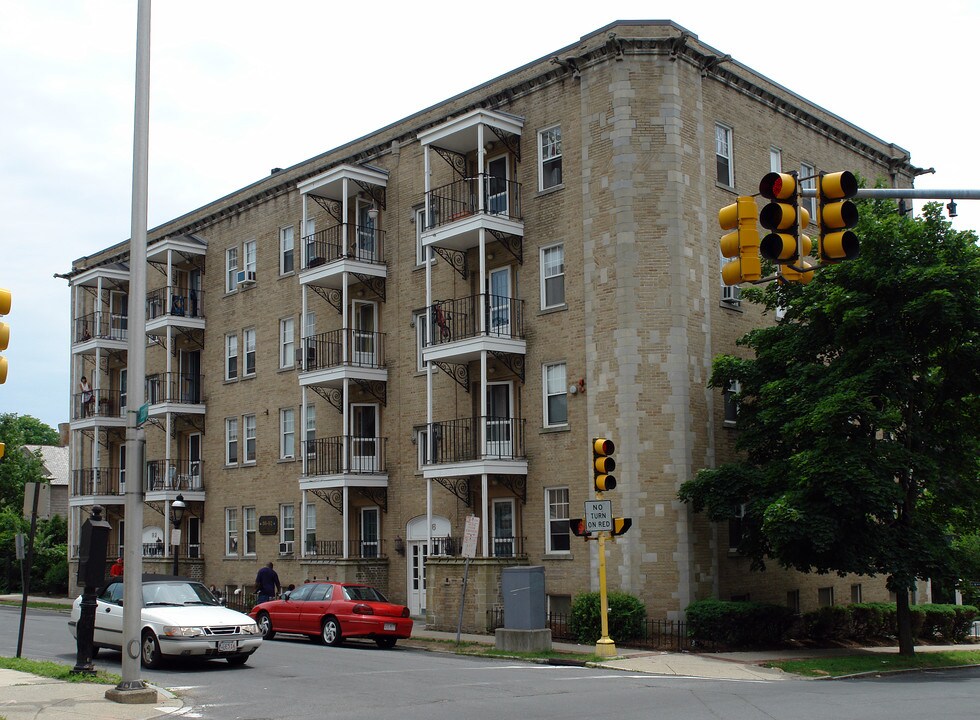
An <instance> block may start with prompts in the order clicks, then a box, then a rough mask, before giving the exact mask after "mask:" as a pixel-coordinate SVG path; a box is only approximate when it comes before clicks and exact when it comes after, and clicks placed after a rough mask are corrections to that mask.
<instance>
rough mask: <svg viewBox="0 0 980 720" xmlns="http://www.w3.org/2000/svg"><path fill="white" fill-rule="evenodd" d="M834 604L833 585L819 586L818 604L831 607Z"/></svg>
mask: <svg viewBox="0 0 980 720" xmlns="http://www.w3.org/2000/svg"><path fill="white" fill-rule="evenodd" d="M833 604H834V588H833V586H832V585H831V586H829V587H822V588H817V606H818V607H830V606H832V605H833Z"/></svg>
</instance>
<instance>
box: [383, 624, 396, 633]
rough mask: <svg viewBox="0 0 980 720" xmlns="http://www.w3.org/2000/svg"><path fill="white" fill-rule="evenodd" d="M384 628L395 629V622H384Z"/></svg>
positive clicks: (392, 630)
mask: <svg viewBox="0 0 980 720" xmlns="http://www.w3.org/2000/svg"><path fill="white" fill-rule="evenodd" d="M385 630H390V631H391V632H394V631H395V623H385Z"/></svg>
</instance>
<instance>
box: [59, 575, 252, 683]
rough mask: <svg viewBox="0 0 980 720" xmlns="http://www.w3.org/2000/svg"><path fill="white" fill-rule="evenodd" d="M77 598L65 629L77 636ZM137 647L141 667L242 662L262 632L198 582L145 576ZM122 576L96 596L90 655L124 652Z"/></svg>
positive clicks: (170, 577)
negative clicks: (183, 661)
mask: <svg viewBox="0 0 980 720" xmlns="http://www.w3.org/2000/svg"><path fill="white" fill-rule="evenodd" d="M81 604H82V599H81V597H77V598H75V602H74V603H73V604H72V607H71V619H70V620H69V621H68V629H69V630H70V631H71V634H72V637H76V638H77V635H78V633H77V626H78V618H79V616H80V615H81ZM141 617H142V623H141V625H140V648H141V653H142V658H143V665H145V666H146V667H150V668H155V667H159V666H160V664H161V663H162V662H163V660H164V659H165V658H204V659H211V658H224V659H225V660H227V661H228V662H229V663H230V664H232V665H244V664H245V663H246V662H247V661H248V658H249V656H251V654H252V653H253V652H255V651H256V650H257V649H258V647H259V645H261V644H262V631H261V630H260V629H259V627H258V625H256V624H255V621H254V620H253V619H252V618H250V617H249V616H248V615H244V614H242V613H240V612H236V611H235V610H230V609H229V608H226V607H224V606H223V605H221V604H220V603H219V602H218V600H216V599H215V597H214V595H212V594H211V592H210V591H209V590H208V589H207V588H206V587H204V585H202V584H201V583H199V582H195V581H193V580H188V579H186V578H179V577H172V576H168V575H144V576H143V611H142V614H141ZM122 645H123V580H122V578H121V577H120V578H113V579H112V580H110V582H109V584H108V585H106V587H105V588H104V589H103V590H102V593H101V594H100V595H99V597H98V607H97V608H96V610H95V632H94V635H93V638H92V657H95V655H96V654H97V653H98V651H99V649H100V648H112V649H114V650H122Z"/></svg>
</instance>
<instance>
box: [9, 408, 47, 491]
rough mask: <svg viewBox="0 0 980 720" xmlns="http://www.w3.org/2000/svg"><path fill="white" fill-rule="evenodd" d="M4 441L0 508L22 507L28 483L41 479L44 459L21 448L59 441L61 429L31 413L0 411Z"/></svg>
mask: <svg viewBox="0 0 980 720" xmlns="http://www.w3.org/2000/svg"><path fill="white" fill-rule="evenodd" d="M0 442H2V443H4V445H5V446H6V447H5V448H4V456H3V458H2V459H0V509H2V508H4V507H12V508H16V509H19V508H21V507H22V506H23V505H22V503H23V501H24V483H25V482H37V481H39V480H40V479H41V460H40V457H38V456H37V455H32V456H27V455H25V454H24V453H22V452H21V447H22V446H23V445H58V444H59V438H58V433H57V431H55V430H54V429H52V428H51V427H49V426H47V425H45V424H44V423H42V422H41V421H40V420H38V419H37V418H35V417H31V416H30V415H17V414H16V413H2V414H0Z"/></svg>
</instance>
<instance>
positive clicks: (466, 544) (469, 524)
mask: <svg viewBox="0 0 980 720" xmlns="http://www.w3.org/2000/svg"><path fill="white" fill-rule="evenodd" d="M479 534H480V518H478V517H477V516H476V515H470V516H469V517H467V518H466V527H464V528H463V557H464V558H469V559H470V560H472V559H473V558H475V557H476V540H477V536H478V535H479Z"/></svg>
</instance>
